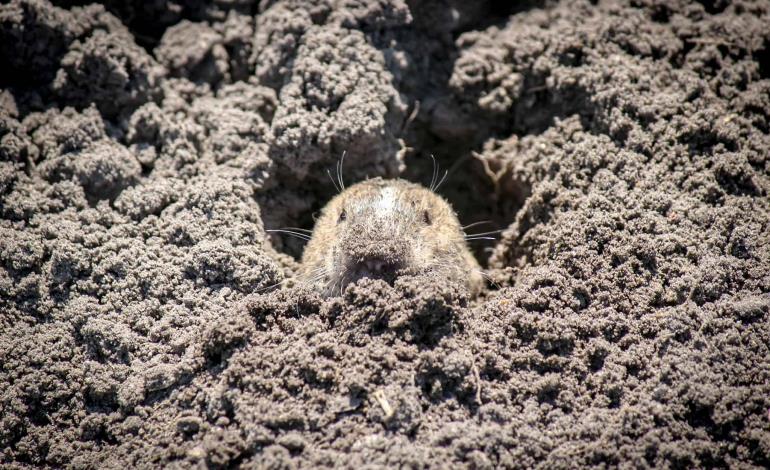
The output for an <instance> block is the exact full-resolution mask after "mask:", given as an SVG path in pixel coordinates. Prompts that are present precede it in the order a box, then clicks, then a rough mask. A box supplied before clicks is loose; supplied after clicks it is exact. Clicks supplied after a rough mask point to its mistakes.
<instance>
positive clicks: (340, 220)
mask: <svg viewBox="0 0 770 470" xmlns="http://www.w3.org/2000/svg"><path fill="white" fill-rule="evenodd" d="M343 212H344V215H342V217H341V214H343ZM404 273H417V274H419V273H430V274H432V275H437V276H439V277H440V278H443V279H447V280H448V281H449V280H452V281H454V282H460V283H462V284H465V286H467V288H468V290H469V292H470V293H471V294H472V295H475V294H477V293H478V291H479V290H480V289H481V286H482V283H483V278H482V274H481V270H480V267H479V264H478V262H477V261H476V259H475V258H474V257H473V255H472V254H471V253H470V251H469V250H468V247H467V245H466V243H465V238H464V233H463V230H462V227H461V226H460V222H459V221H458V220H457V216H456V215H455V213H454V211H453V210H452V208H451V207H450V205H449V204H448V203H447V202H446V201H445V200H444V199H443V198H442V197H441V196H438V195H437V194H435V193H433V192H431V191H429V190H428V189H426V188H424V187H422V186H420V185H417V184H414V183H410V182H408V181H404V180H400V179H396V180H383V179H381V178H374V179H370V180H366V181H363V182H361V183H358V184H356V185H354V186H351V187H350V188H348V189H346V190H344V191H342V192H341V193H340V194H338V195H337V196H336V197H334V198H333V199H332V200H331V201H330V202H329V203H328V204H327V205H326V207H325V208H324V209H323V212H322V214H321V216H320V217H319V218H318V220H317V221H316V225H315V228H314V230H313V235H312V238H311V240H310V241H309V242H308V244H307V246H306V247H305V252H304V254H303V256H302V265H301V269H300V273H299V279H300V281H301V282H303V283H306V284H308V285H311V286H314V287H317V288H318V289H320V290H321V291H322V292H323V293H324V295H326V296H331V295H334V294H335V293H337V292H342V290H343V289H344V287H345V286H346V285H347V284H349V283H350V282H354V281H356V280H357V279H359V278H361V277H376V278H382V279H385V280H389V281H391V280H393V279H394V278H395V277H398V276H399V275H401V274H404Z"/></svg>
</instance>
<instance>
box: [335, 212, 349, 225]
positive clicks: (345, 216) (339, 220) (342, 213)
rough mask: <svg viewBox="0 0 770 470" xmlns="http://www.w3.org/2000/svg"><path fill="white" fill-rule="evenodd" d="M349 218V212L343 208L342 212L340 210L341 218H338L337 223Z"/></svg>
mask: <svg viewBox="0 0 770 470" xmlns="http://www.w3.org/2000/svg"><path fill="white" fill-rule="evenodd" d="M347 218H348V213H347V212H345V209H342V212H340V218H339V219H337V223H340V222H343V221H344V220H345V219H347Z"/></svg>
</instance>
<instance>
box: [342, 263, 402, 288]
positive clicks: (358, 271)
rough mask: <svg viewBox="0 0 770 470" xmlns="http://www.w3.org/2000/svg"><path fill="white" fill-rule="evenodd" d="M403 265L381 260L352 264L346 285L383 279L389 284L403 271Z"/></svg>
mask: <svg viewBox="0 0 770 470" xmlns="http://www.w3.org/2000/svg"><path fill="white" fill-rule="evenodd" d="M403 267H404V266H403V264H401V263H398V262H393V261H386V260H383V259H380V258H370V259H364V260H361V261H358V262H354V263H352V264H351V265H350V266H349V268H348V270H347V271H348V273H349V274H348V275H347V276H346V277H347V279H346V282H345V284H350V283H352V282H356V281H358V280H359V279H362V278H365V277H366V278H369V279H382V280H384V281H387V282H388V283H391V282H393V281H394V280H395V279H396V278H397V277H398V274H399V271H401V270H402V269H403Z"/></svg>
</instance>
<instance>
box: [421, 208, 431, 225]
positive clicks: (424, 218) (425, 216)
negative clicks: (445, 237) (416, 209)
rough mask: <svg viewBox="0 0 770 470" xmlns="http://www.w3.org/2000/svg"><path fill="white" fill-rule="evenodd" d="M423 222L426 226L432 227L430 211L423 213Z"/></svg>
mask: <svg viewBox="0 0 770 470" xmlns="http://www.w3.org/2000/svg"><path fill="white" fill-rule="evenodd" d="M422 220H423V221H424V222H425V224H426V225H430V223H431V220H430V214H429V213H428V211H425V212H423V213H422Z"/></svg>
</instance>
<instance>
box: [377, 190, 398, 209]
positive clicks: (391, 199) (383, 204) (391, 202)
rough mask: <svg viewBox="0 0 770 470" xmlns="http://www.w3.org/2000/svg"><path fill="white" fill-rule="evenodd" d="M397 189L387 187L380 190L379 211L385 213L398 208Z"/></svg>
mask: <svg viewBox="0 0 770 470" xmlns="http://www.w3.org/2000/svg"><path fill="white" fill-rule="evenodd" d="M396 202H397V201H396V189H395V188H393V187H385V188H382V190H380V197H379V199H377V202H376V205H377V211H378V212H380V213H382V214H384V213H388V212H393V211H394V210H395V209H396Z"/></svg>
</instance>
